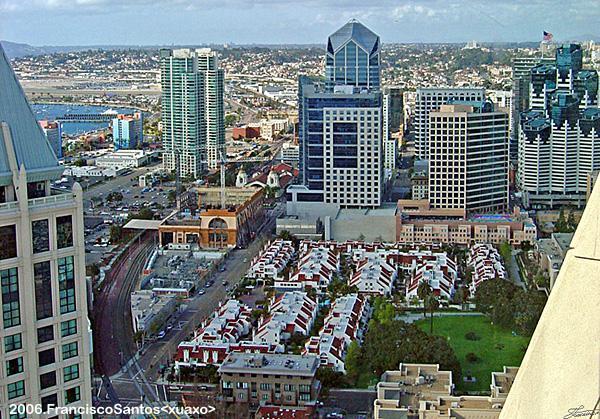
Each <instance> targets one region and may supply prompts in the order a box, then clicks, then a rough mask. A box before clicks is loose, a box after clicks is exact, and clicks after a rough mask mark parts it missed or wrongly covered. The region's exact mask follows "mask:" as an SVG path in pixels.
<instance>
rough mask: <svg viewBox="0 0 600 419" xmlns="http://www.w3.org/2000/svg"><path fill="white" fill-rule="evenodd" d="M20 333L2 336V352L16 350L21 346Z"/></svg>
mask: <svg viewBox="0 0 600 419" xmlns="http://www.w3.org/2000/svg"><path fill="white" fill-rule="evenodd" d="M21 339H22V338H21V334H20V333H17V334H15V335H10V336H6V337H5V338H4V352H6V353H7V352H11V351H16V350H17V349H21V348H22V347H23V341H22V340H21Z"/></svg>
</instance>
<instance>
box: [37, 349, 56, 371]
mask: <svg viewBox="0 0 600 419" xmlns="http://www.w3.org/2000/svg"><path fill="white" fill-rule="evenodd" d="M55 362H56V359H55V357H54V348H52V349H46V350H45V351H40V352H39V353H38V363H39V365H40V367H43V366H46V365H50V364H54V363H55Z"/></svg>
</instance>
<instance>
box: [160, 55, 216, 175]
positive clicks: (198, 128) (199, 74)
mask: <svg viewBox="0 0 600 419" xmlns="http://www.w3.org/2000/svg"><path fill="white" fill-rule="evenodd" d="M160 67H161V68H160V71H161V73H160V74H161V88H162V101H161V108H162V115H161V116H162V126H163V130H162V141H163V147H164V149H165V152H164V155H163V159H164V165H165V168H166V169H167V170H178V171H179V173H180V174H181V175H182V176H187V175H192V176H198V175H199V174H200V173H201V172H202V170H204V169H205V168H206V166H208V168H210V169H215V168H217V166H218V165H219V162H220V161H221V156H225V125H224V120H223V118H224V117H223V112H224V111H223V89H224V87H223V86H224V73H223V70H222V69H220V68H219V65H218V58H217V53H216V52H215V51H212V50H210V49H207V48H201V49H196V50H191V49H176V50H168V49H162V50H161V51H160Z"/></svg>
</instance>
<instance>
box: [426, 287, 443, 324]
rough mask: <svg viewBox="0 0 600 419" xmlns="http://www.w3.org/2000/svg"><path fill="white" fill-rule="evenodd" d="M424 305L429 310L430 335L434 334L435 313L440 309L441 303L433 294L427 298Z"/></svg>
mask: <svg viewBox="0 0 600 419" xmlns="http://www.w3.org/2000/svg"><path fill="white" fill-rule="evenodd" d="M424 304H425V305H426V306H427V309H428V310H429V315H430V317H429V333H431V334H433V313H434V312H435V310H437V309H438V308H439V307H440V302H439V301H438V298H437V297H436V295H435V294H434V293H431V294H429V295H427V297H425V301H424Z"/></svg>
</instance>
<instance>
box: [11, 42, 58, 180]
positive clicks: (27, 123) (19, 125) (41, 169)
mask: <svg viewBox="0 0 600 419" xmlns="http://www.w3.org/2000/svg"><path fill="white" fill-rule="evenodd" d="M2 123H6V125H2V126H1V127H0V185H10V184H11V183H12V170H19V169H18V168H20V167H21V165H23V166H25V170H26V171H27V181H28V182H36V181H43V180H54V179H60V178H61V177H62V172H63V170H64V168H63V167H61V166H60V165H59V164H58V160H57V158H56V155H55V154H54V151H53V150H52V147H51V146H50V143H49V142H48V140H47V139H46V136H45V135H44V132H43V131H42V128H41V127H40V125H39V124H38V122H37V120H36V118H35V116H34V114H33V111H32V110H31V107H30V106H29V103H28V102H27V98H26V97H25V93H24V92H23V89H22V88H21V85H20V84H19V82H18V80H17V77H16V76H15V73H14V72H13V70H12V68H11V66H10V63H9V61H8V58H7V57H6V54H5V53H4V49H3V48H2V47H1V46H0V124H2ZM10 149H13V150H14V157H15V159H16V162H15V163H16V166H17V167H14V168H12V167H11V165H10V164H9V162H10V161H11V160H12V157H11V154H12V152H11V150H10Z"/></svg>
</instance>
